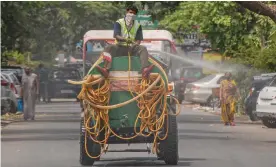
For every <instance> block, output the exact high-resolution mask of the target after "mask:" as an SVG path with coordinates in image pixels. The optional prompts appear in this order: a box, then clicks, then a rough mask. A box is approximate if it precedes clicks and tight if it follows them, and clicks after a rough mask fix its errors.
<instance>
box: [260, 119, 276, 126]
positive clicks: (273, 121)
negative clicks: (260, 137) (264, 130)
mask: <svg viewBox="0 0 276 167" xmlns="http://www.w3.org/2000/svg"><path fill="white" fill-rule="evenodd" d="M262 122H263V124H264V126H266V127H268V128H276V119H262Z"/></svg>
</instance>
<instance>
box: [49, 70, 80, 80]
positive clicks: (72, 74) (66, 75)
mask: <svg viewBox="0 0 276 167" xmlns="http://www.w3.org/2000/svg"><path fill="white" fill-rule="evenodd" d="M52 77H53V79H79V78H80V74H79V72H78V71H77V70H55V71H53V74H52Z"/></svg>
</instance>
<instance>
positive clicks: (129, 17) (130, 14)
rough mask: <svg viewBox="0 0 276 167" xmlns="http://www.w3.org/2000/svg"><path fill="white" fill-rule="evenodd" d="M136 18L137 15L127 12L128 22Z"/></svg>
mask: <svg viewBox="0 0 276 167" xmlns="http://www.w3.org/2000/svg"><path fill="white" fill-rule="evenodd" d="M135 18H136V15H135V14H133V13H127V14H126V21H127V22H131V21H133V20H135Z"/></svg>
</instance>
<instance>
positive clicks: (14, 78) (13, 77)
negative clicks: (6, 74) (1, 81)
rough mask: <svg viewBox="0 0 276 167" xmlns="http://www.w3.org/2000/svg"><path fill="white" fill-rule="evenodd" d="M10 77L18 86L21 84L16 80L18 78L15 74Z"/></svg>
mask: <svg viewBox="0 0 276 167" xmlns="http://www.w3.org/2000/svg"><path fill="white" fill-rule="evenodd" d="M10 77H11V79H12V80H13V82H14V83H15V84H16V85H19V84H20V82H19V81H18V79H17V78H16V76H15V75H14V74H10Z"/></svg>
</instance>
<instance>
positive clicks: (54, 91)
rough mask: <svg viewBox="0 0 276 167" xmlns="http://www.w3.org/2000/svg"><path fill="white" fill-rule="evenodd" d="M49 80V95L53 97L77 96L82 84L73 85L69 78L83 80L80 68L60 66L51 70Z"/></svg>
mask: <svg viewBox="0 0 276 167" xmlns="http://www.w3.org/2000/svg"><path fill="white" fill-rule="evenodd" d="M49 78H50V82H49V95H50V97H51V98H77V95H78V94H79V92H80V90H81V85H72V84H70V83H68V80H75V81H79V80H81V78H82V77H81V75H80V72H79V70H78V69H76V68H68V67H59V68H55V69H53V70H51V72H50V75H49Z"/></svg>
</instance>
